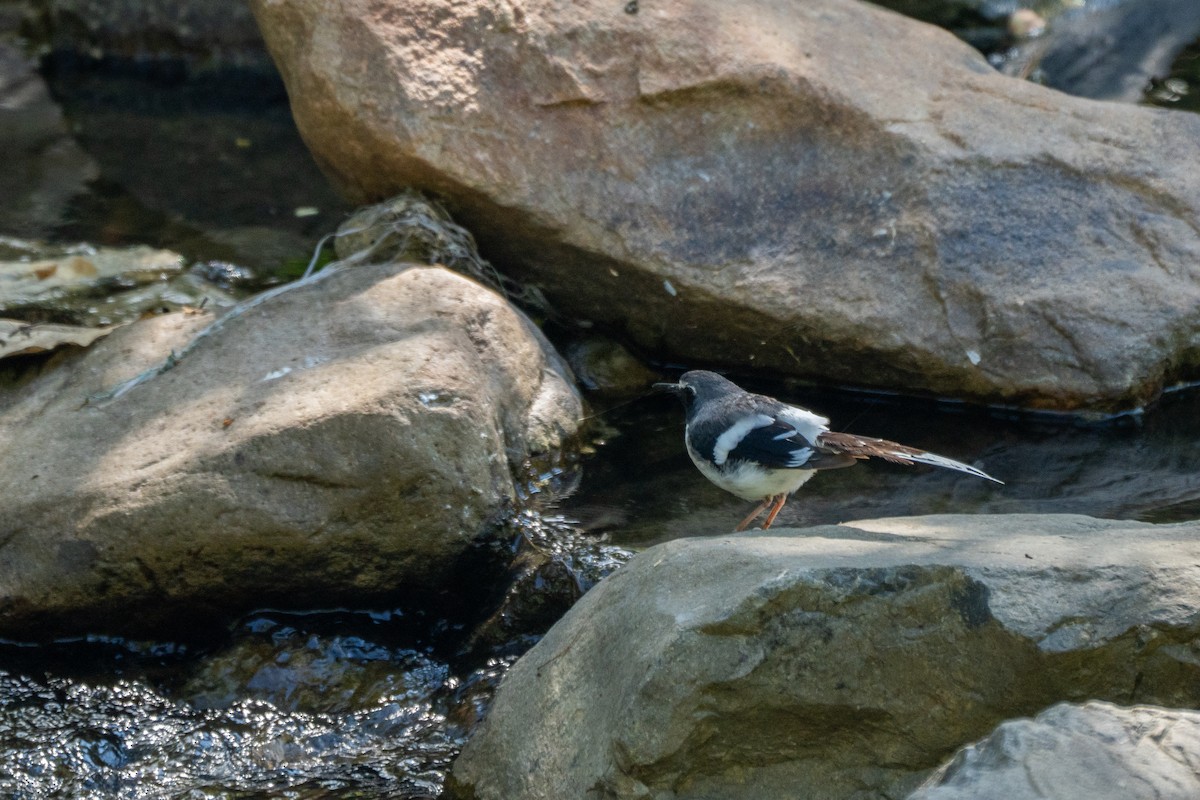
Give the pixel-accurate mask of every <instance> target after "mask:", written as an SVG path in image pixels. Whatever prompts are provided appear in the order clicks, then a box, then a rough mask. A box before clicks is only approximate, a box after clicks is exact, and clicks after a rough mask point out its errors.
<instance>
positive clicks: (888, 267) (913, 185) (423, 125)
mask: <svg viewBox="0 0 1200 800" xmlns="http://www.w3.org/2000/svg"><path fill="white" fill-rule="evenodd" d="M252 7H253V8H254V11H255V14H256V16H257V18H258V21H259V24H260V26H261V27H262V29H263V31H264V36H265V38H266V41H267V45H268V48H269V49H270V51H271V53H272V55H273V56H274V58H275V60H276V62H277V63H278V64H279V67H280V70H281V73H282V74H283V77H284V80H285V82H286V83H287V85H288V93H289V95H290V97H291V101H292V109H293V112H294V114H295V117H296V121H297V125H298V127H299V129H300V131H301V133H302V135H303V136H304V138H305V141H306V142H307V143H308V145H309V147H310V148H312V150H313V152H314V154H315V155H316V157H317V160H318V161H319V162H320V163H321V164H322V166H323V167H324V168H325V170H326V171H327V173H328V175H329V176H330V178H331V179H332V180H333V181H334V183H335V184H336V185H337V186H338V187H340V189H341V190H342V192H343V193H344V194H345V195H347V196H348V197H350V198H352V199H357V200H361V199H374V198H379V197H385V196H388V195H390V194H392V193H394V192H395V191H396V190H397V188H399V187H402V186H410V185H411V186H416V187H418V188H424V189H428V190H431V191H434V192H436V193H438V194H439V196H441V197H444V198H445V199H446V201H447V204H448V207H449V209H450V210H451V211H452V212H453V213H454V214H455V217H456V219H458V220H459V222H460V223H462V224H463V225H465V226H466V227H467V228H468V229H470V230H471V231H472V232H473V233H474V234H475V235H476V237H477V238H478V240H479V242H480V246H481V248H482V249H483V250H484V251H485V252H487V253H488V254H489V258H491V259H492V260H493V262H494V263H496V264H499V265H503V266H504V267H505V268H506V269H508V270H510V271H511V272H512V274H513V275H514V276H515V277H518V278H521V279H523V280H525V281H528V282H531V283H533V284H535V285H537V286H538V287H539V288H541V289H542V290H543V291H544V294H545V295H546V297H547V298H548V299H549V301H550V303H551V306H552V307H554V308H556V309H558V310H559V311H561V312H562V314H563V315H564V316H565V317H566V318H568V319H572V318H576V319H579V320H582V321H587V322H594V323H597V324H602V325H603V326H605V329H607V330H611V331H617V332H619V333H621V334H622V335H624V336H626V337H628V338H629V339H630V340H632V341H633V343H634V344H636V345H637V348H638V349H639V351H641V352H645V353H647V354H650V355H653V356H656V357H657V358H659V359H662V360H664V361H676V362H682V363H692V364H700V363H705V364H709V365H724V366H735V365H739V366H742V367H751V366H752V367H754V368H755V369H760V370H771V371H774V372H777V373H784V374H789V375H795V376H799V377H803V378H809V379H815V380H819V381H822V382H833V383H839V384H845V385H853V386H872V387H889V388H898V389H904V390H908V391H922V392H932V393H937V394H944V395H953V396H957V397H965V398H973V399H976V400H982V401H989V402H1003V403H1010V404H1017V405H1026V406H1035V407H1047V408H1058V409H1079V408H1089V407H1090V408H1099V409H1114V408H1119V407H1126V406H1131V405H1137V404H1139V403H1142V402H1145V401H1146V400H1148V399H1150V398H1152V397H1154V396H1155V395H1156V394H1157V393H1158V392H1159V391H1160V389H1161V388H1162V386H1163V385H1164V383H1167V382H1170V381H1174V380H1176V379H1180V378H1195V377H1197V376H1198V373H1197V370H1196V367H1195V366H1194V365H1195V363H1196V360H1195V358H1194V355H1193V351H1194V350H1195V340H1194V331H1195V330H1196V329H1197V326H1198V324H1200V319H1198V316H1197V310H1196V309H1198V308H1200V280H1198V276H1197V272H1196V270H1195V269H1194V265H1195V264H1196V263H1197V260H1198V259H1200V233H1197V229H1196V226H1195V219H1196V218H1197V217H1198V216H1200V169H1192V168H1190V167H1191V166H1194V163H1193V162H1194V161H1195V158H1196V156H1195V154H1196V153H1200V118H1197V117H1196V116H1194V115H1188V114H1176V113H1169V112H1165V111H1162V110H1156V109H1147V108H1136V107H1123V106H1113V105H1111V104H1105V103H1097V102H1092V101H1086V100H1081V99H1078V98H1071V97H1067V96H1064V95H1062V94H1060V93H1058V92H1054V91H1052V90H1049V89H1046V88H1044V87H1041V86H1036V85H1032V84H1029V83H1027V82H1024V81H1019V80H1015V79H1012V78H1007V77H1005V76H1002V75H998V74H997V73H996V71H995V70H993V69H992V68H991V67H989V66H988V64H987V63H986V62H985V61H984V59H983V58H982V56H980V55H979V53H978V52H976V51H974V50H972V49H971V48H969V47H968V46H967V45H965V44H963V43H962V42H960V41H958V40H956V39H955V38H954V37H953V36H951V35H950V34H948V33H946V32H945V31H941V30H938V29H935V28H933V27H931V26H928V25H924V24H922V23H918V22H915V21H912V20H907V19H904V18H902V17H899V16H897V15H895V14H894V13H891V12H888V11H886V10H883V9H879V8H876V7H873V6H870V5H867V4H864V3H858V2H854V0H810V1H809V2H804V3H782V4H781V3H774V2H769V1H768V0H753V1H752V2H746V3H737V4H730V3H727V2H723V1H722V0H690V1H687V2H685V1H682V0H681V2H674V3H653V4H650V3H644V4H642V5H641V6H638V7H637V11H636V13H628V12H627V11H624V10H623V8H625V7H626V6H625V5H624V4H622V3H613V2H611V0H589V1H588V2H580V3H571V4H566V5H563V4H558V3H551V2H546V1H545V0H527V1H526V2H521V3H516V4H512V5H501V6H497V5H496V4H494V3H492V2H488V1H487V0H469V1H468V2H462V3H457V4H455V5H454V6H452V7H447V6H446V5H445V4H444V3H442V2H437V0H420V1H419V2H410V3H405V4H403V5H402V6H399V7H395V8H392V9H390V11H389V13H388V14H386V15H381V14H379V13H378V12H377V11H376V10H374V6H373V5H372V4H371V3H370V2H368V1H367V0H348V1H347V2H342V3H336V4H331V3H326V2H322V0H295V1H294V2H288V3H274V2H266V1H265V0H252ZM628 8H630V9H632V8H633V6H628ZM364 76H369V79H367V78H365V77H364Z"/></svg>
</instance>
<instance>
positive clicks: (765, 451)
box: [726, 414, 855, 469]
mask: <svg viewBox="0 0 1200 800" xmlns="http://www.w3.org/2000/svg"><path fill="white" fill-rule="evenodd" d="M785 416H786V415H782V414H781V415H777V416H774V417H772V416H769V415H767V414H760V415H758V418H757V421H758V423H759V424H758V425H756V426H754V427H750V428H748V429H747V430H745V431H744V432H743V431H739V435H740V438H739V440H738V441H737V443H736V445H735V446H734V447H732V448H730V449H729V450H728V453H727V455H726V458H727V459H728V460H730V461H738V460H741V461H752V462H754V463H757V464H761V465H762V466H764V467H769V468H773V469H837V468H838V467H848V466H850V465H851V464H853V463H854V462H855V457H854V456H851V455H844V454H841V453H835V452H830V451H826V450H825V449H824V448H821V447H819V446H817V445H816V444H814V442H813V439H816V438H818V437H817V435H816V434H817V432H818V430H819V428H817V427H814V426H811V425H804V427H805V428H808V429H809V430H807V431H805V430H802V429H801V428H800V427H798V426H797V425H795V424H793V421H792V420H789V419H787V418H785ZM813 418H814V419H816V420H821V419H822V418H820V417H816V415H813ZM731 430H732V429H731ZM806 432H807V433H808V434H809V436H806V435H805V433H806ZM810 436H811V438H809V437H810Z"/></svg>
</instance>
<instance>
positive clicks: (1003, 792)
mask: <svg viewBox="0 0 1200 800" xmlns="http://www.w3.org/2000/svg"><path fill="white" fill-rule="evenodd" d="M1198 759H1200V713H1198V712H1195V711H1181V710H1178V709H1169V708H1157V707H1154V706H1134V707H1132V708H1121V707H1120V706H1115V705H1113V704H1111V703H1086V704H1084V705H1081V706H1075V705H1067V704H1063V705H1058V706H1054V707H1053V708H1051V709H1049V710H1048V711H1045V712H1043V713H1041V714H1038V716H1037V717H1036V718H1034V719H1031V720H1014V721H1012V722H1006V723H1004V724H1003V725H1001V726H1000V727H999V728H997V729H996V730H995V731H994V732H993V733H991V734H989V735H988V736H987V737H986V738H985V739H983V740H982V741H980V742H977V743H975V744H973V745H970V746H969V747H967V748H964V749H963V750H962V751H961V752H960V753H958V755H956V756H955V757H954V759H953V760H951V761H950V763H948V764H947V765H946V766H944V767H943V768H942V769H940V770H938V774H937V775H935V776H934V778H932V779H931V780H930V781H929V782H928V783H927V784H926V785H925V786H923V787H922V788H921V789H920V790H918V791H917V792H915V793H913V794H912V795H910V796H909V800H1041V799H1042V798H1045V799H1046V800H1050V799H1051V798H1061V797H1089V798H1093V800H1125V799H1126V798H1129V797H1140V798H1147V799H1149V798H1155V800H1159V799H1161V800H1186V799H1187V798H1191V797H1196V796H1198V795H1200V763H1197V762H1198Z"/></svg>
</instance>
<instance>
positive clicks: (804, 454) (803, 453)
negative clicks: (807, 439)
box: [776, 437, 813, 467]
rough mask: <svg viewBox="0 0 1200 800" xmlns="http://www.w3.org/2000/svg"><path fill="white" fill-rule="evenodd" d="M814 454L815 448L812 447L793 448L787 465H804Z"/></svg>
mask: <svg viewBox="0 0 1200 800" xmlns="http://www.w3.org/2000/svg"><path fill="white" fill-rule="evenodd" d="M776 438H778V437H776ZM812 454H813V449H812V448H811V447H801V448H800V449H799V450H793V451H792V457H791V458H790V459H788V462H787V465H788V466H789V467H803V466H804V465H805V464H807V463H808V459H810V458H812Z"/></svg>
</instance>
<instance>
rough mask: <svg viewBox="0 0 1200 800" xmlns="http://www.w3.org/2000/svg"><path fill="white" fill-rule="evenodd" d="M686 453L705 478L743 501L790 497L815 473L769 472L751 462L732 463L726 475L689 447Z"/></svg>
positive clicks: (808, 470)
mask: <svg viewBox="0 0 1200 800" xmlns="http://www.w3.org/2000/svg"><path fill="white" fill-rule="evenodd" d="M687 451H688V455H689V456H690V457H691V459H692V463H693V464H695V465H696V469H698V470H700V472H701V473H703V475H704V477H706V478H708V479H709V480H710V481H712V482H713V483H715V484H716V485H717V486H719V487H721V488H722V489H724V490H725V491H727V492H729V493H730V494H735V495H737V496H738V497H740V498H742V499H743V500H762V499H764V498H767V497H774V496H775V495H777V494H791V493H792V492H794V491H796V490H797V489H799V488H800V487H801V486H803V485H804V483H805V482H806V481H807V480H808V479H809V478H811V477H812V476H813V473H815V472H816V470H811V469H770V470H769V469H764V468H762V467H760V466H757V465H756V464H751V463H750V462H748V461H738V462H733V463H731V464H729V465H727V467H726V469H725V471H721V470H719V469H717V468H716V467H714V466H713V465H712V464H710V463H709V462H708V461H706V460H704V459H703V458H700V457H699V456H697V455H696V453H695V451H693V450H692V447H691V445H690V444H687Z"/></svg>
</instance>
